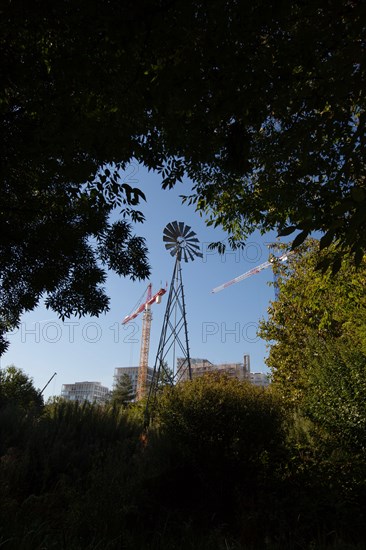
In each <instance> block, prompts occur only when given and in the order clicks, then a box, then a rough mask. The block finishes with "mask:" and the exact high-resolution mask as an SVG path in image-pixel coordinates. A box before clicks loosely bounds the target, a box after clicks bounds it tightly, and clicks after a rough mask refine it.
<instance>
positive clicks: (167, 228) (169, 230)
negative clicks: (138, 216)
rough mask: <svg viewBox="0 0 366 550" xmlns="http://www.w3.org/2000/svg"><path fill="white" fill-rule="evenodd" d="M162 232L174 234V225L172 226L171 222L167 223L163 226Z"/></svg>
mask: <svg viewBox="0 0 366 550" xmlns="http://www.w3.org/2000/svg"><path fill="white" fill-rule="evenodd" d="M164 233H171V234H172V235H174V227H173V224H172V222H170V223H168V224H167V225H166V226H165V229H164Z"/></svg>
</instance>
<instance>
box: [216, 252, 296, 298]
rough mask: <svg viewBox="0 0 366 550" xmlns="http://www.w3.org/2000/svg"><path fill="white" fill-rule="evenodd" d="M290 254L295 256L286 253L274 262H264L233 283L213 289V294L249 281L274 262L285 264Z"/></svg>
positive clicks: (274, 259) (232, 280)
mask: <svg viewBox="0 0 366 550" xmlns="http://www.w3.org/2000/svg"><path fill="white" fill-rule="evenodd" d="M290 254H293V252H292V251H290V252H286V254H283V255H282V256H279V257H278V258H273V259H272V260H268V261H267V262H263V263H262V264H260V265H257V266H256V267H253V268H252V269H250V270H249V271H246V272H245V273H243V274H242V275H239V276H238V277H235V278H234V279H231V281H227V283H224V284H222V285H220V286H217V287H216V288H214V289H212V291H211V292H214V293H215V292H220V290H224V288H227V287H228V286H230V285H233V284H235V283H239V282H240V281H243V280H244V279H247V278H248V277H251V276H252V275H255V274H256V273H260V272H261V271H263V269H267V267H270V266H271V265H272V264H273V262H285V261H286V260H287V258H288V256H289V255H290Z"/></svg>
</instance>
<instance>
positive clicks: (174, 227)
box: [147, 221, 202, 412]
mask: <svg viewBox="0 0 366 550" xmlns="http://www.w3.org/2000/svg"><path fill="white" fill-rule="evenodd" d="M163 241H164V242H165V248H166V249H167V250H168V251H169V252H170V254H171V256H174V257H175V264H174V270H173V275H172V279H171V283H170V289H169V296H168V300H167V306H166V310H165V316H164V322H163V327H162V331H161V335H160V341H159V346H158V351H157V354H156V360H155V366H154V375H153V382H152V384H151V386H150V390H149V396H148V402H147V411H148V412H149V411H151V410H152V408H153V406H154V403H155V400H156V394H157V391H158V390H159V387H161V385H162V384H171V385H174V384H175V383H176V382H179V380H180V378H181V377H182V375H183V373H185V372H186V370H188V378H189V379H191V377H192V376H191V361H190V356H189V343H188V329H187V319H186V306H185V300H184V292H183V279H182V268H181V260H182V259H183V260H184V261H185V262H188V261H189V260H192V261H193V260H194V259H195V257H196V256H198V257H201V258H202V253H201V252H200V247H199V245H198V243H199V241H198V239H197V237H196V233H195V232H194V231H192V230H191V228H190V227H189V226H188V225H185V224H184V223H183V222H176V221H174V222H171V223H168V225H167V226H166V227H165V229H164V232H163ZM177 348H178V351H179V353H180V357H179V359H180V361H179V364H177V363H176V360H177V356H176V351H177ZM168 357H169V358H172V367H171V368H169V365H168Z"/></svg>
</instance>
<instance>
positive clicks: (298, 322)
mask: <svg viewBox="0 0 366 550" xmlns="http://www.w3.org/2000/svg"><path fill="white" fill-rule="evenodd" d="M319 247H321V245H320V244H319V242H318V241H316V240H310V241H307V242H306V243H305V244H304V245H303V246H301V247H299V249H298V250H297V251H296V253H294V254H292V255H290V256H289V257H288V260H287V262H283V263H281V264H279V265H276V264H275V265H274V269H275V271H276V273H277V284H278V288H279V297H278V299H277V300H276V301H275V302H273V303H272V304H271V306H270V308H269V316H268V320H267V321H263V322H262V323H261V330H260V336H261V337H262V338H264V339H265V340H266V341H267V342H268V343H269V344H270V351H269V356H268V359H267V364H268V366H269V367H270V368H271V370H272V381H273V384H274V385H275V386H276V388H277V389H278V390H279V391H280V392H281V394H282V395H283V396H284V397H285V398H286V399H288V400H291V401H292V402H293V403H300V402H301V401H302V400H303V398H304V395H305V394H306V393H308V390H309V387H308V383H309V375H310V373H311V372H313V371H312V368H311V366H314V368H316V365H317V364H319V367H318V370H319V371H320V370H321V371H322V372H323V373H324V372H325V369H324V368H321V367H320V362H321V361H322V359H321V358H322V357H323V358H324V357H325V356H327V357H328V359H329V360H330V359H331V356H333V357H334V354H335V353H336V349H337V350H338V351H339V353H340V357H341V356H342V355H344V353H343V352H346V350H347V349H349V351H350V352H351V351H353V352H355V354H358V355H359V359H356V356H355V358H354V360H355V361H356V362H357V363H359V360H360V357H361V356H363V357H366V325H365V318H366V292H365V280H366V279H365V275H366V261H365V260H363V261H362V262H361V264H360V266H359V267H358V268H356V267H355V266H354V265H353V262H352V260H351V258H350V256H349V255H346V254H345V255H344V258H343V263H342V266H341V268H340V270H339V271H338V273H337V274H334V273H332V272H331V271H330V270H328V271H327V272H326V273H322V272H321V271H320V270H318V269H317V264H318V263H319V262H321V261H322V256H323V255H324V252H323V251H320V252H319ZM332 252H333V248H332V247H331V248H330V253H332ZM335 344H336V347H334V346H335ZM332 348H333V349H334V353H333V354H329V353H327V350H328V351H329V350H330V349H332ZM342 350H343V351H342ZM351 363H352V361H351ZM329 368H330V367H329ZM312 386H314V384H312Z"/></svg>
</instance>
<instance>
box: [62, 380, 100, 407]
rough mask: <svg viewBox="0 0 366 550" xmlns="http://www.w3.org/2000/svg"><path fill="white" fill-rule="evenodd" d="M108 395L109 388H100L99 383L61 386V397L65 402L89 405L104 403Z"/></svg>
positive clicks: (78, 383)
mask: <svg viewBox="0 0 366 550" xmlns="http://www.w3.org/2000/svg"><path fill="white" fill-rule="evenodd" d="M108 395H109V388H107V387H106V386H102V384H101V382H87V381H85V382H74V384H63V385H62V388H61V397H63V398H64V399H66V400H67V401H78V402H79V403H82V402H83V401H88V402H89V403H104V402H105V401H106V399H107V397H108Z"/></svg>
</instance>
